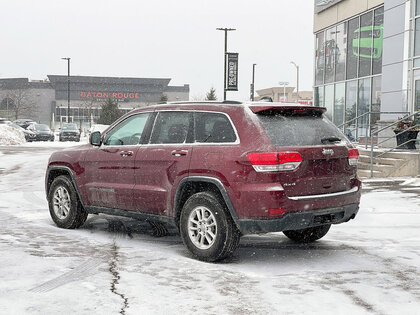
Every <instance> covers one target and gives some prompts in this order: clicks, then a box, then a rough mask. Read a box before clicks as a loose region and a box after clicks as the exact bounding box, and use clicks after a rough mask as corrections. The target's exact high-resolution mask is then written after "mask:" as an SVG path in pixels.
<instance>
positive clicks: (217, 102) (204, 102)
mask: <svg viewBox="0 0 420 315" xmlns="http://www.w3.org/2000/svg"><path fill="white" fill-rule="evenodd" d="M166 104H232V105H233V104H243V103H242V102H240V101H184V102H182V101H176V102H167V103H166Z"/></svg>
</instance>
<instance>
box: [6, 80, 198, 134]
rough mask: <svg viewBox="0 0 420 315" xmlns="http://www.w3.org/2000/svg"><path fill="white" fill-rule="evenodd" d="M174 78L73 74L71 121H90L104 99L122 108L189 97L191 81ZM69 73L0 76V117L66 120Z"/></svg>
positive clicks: (126, 109) (94, 116) (124, 110)
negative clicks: (38, 76) (176, 82)
mask: <svg viewBox="0 0 420 315" xmlns="http://www.w3.org/2000/svg"><path fill="white" fill-rule="evenodd" d="M170 81H171V79H159V78H157V79H153V78H117V77H91V76H70V121H71V122H76V123H78V124H82V125H83V126H87V125H89V124H90V123H91V122H92V120H93V121H96V120H97V119H98V118H99V112H100V108H101V105H102V104H103V102H104V101H105V100H106V99H108V98H110V99H112V100H114V101H117V102H118V106H119V108H120V109H121V110H122V111H123V112H128V111H130V110H132V109H133V108H137V107H142V106H147V105H150V104H156V103H158V102H160V101H162V100H163V99H166V98H167V100H168V101H188V100H189V91H190V88H189V85H188V84H185V85H183V86H169V82H170ZM67 108H68V77H67V76H63V75H48V79H46V80H39V81H38V80H29V79H27V78H18V79H0V117H7V118H10V119H14V116H16V114H17V115H18V117H19V118H32V119H34V120H36V121H37V122H41V123H45V124H48V125H50V124H51V123H52V121H53V119H54V121H55V123H62V122H66V121H67Z"/></svg>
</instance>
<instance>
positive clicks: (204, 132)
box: [195, 113, 236, 143]
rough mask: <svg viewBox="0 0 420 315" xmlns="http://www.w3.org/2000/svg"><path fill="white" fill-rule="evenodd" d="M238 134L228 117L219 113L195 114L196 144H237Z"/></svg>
mask: <svg viewBox="0 0 420 315" xmlns="http://www.w3.org/2000/svg"><path fill="white" fill-rule="evenodd" d="M235 141H236V134H235V131H234V130H233V127H232V124H231V122H230V120H229V119H228V118H227V117H226V115H223V114H218V113H196V114H195V142H205V143H225V142H235Z"/></svg>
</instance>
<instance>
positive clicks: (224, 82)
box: [216, 27, 236, 101]
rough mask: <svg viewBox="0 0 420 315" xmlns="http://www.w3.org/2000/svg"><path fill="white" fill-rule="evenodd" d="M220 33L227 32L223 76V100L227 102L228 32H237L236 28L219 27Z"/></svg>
mask: <svg viewBox="0 0 420 315" xmlns="http://www.w3.org/2000/svg"><path fill="white" fill-rule="evenodd" d="M216 30H218V31H224V32H225V59H224V60H225V65H224V68H223V69H224V74H223V100H224V101H226V54H227V32H229V31H236V29H235V28H226V27H225V28H222V27H218V28H216Z"/></svg>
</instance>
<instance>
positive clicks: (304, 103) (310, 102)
mask: <svg viewBox="0 0 420 315" xmlns="http://www.w3.org/2000/svg"><path fill="white" fill-rule="evenodd" d="M298 103H299V104H301V105H312V101H311V100H299V101H298Z"/></svg>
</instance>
